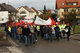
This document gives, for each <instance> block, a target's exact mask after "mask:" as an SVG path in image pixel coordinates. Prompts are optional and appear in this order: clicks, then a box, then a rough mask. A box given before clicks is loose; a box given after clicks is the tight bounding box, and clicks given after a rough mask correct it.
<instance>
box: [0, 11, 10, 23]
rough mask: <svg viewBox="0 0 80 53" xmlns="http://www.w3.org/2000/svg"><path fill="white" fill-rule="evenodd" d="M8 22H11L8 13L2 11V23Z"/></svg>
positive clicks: (0, 13) (0, 15) (0, 16)
mask: <svg viewBox="0 0 80 53" xmlns="http://www.w3.org/2000/svg"><path fill="white" fill-rule="evenodd" d="M2 19H3V20H2ZM7 21H9V17H8V11H0V23H6V22H7Z"/></svg>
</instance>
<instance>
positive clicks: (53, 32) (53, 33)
mask: <svg viewBox="0 0 80 53" xmlns="http://www.w3.org/2000/svg"><path fill="white" fill-rule="evenodd" d="M54 28H55V26H54V25H53V26H52V35H53V37H54V39H56V34H55V30H54Z"/></svg>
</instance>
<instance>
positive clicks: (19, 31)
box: [17, 27, 22, 42]
mask: <svg viewBox="0 0 80 53" xmlns="http://www.w3.org/2000/svg"><path fill="white" fill-rule="evenodd" d="M17 34H18V39H19V42H20V41H21V38H22V28H21V27H19V28H18V29H17Z"/></svg>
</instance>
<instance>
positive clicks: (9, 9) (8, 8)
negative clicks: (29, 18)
mask: <svg viewBox="0 0 80 53" xmlns="http://www.w3.org/2000/svg"><path fill="white" fill-rule="evenodd" d="M0 6H2V7H3V8H5V9H6V10H7V11H9V12H18V11H17V10H16V9H15V8H14V7H13V6H11V5H8V4H5V3H3V4H0Z"/></svg>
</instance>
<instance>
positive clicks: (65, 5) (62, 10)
mask: <svg viewBox="0 0 80 53" xmlns="http://www.w3.org/2000/svg"><path fill="white" fill-rule="evenodd" d="M56 9H57V10H58V16H59V17H60V18H64V15H67V14H68V13H69V12H71V11H76V13H80V0H56ZM76 18H80V16H76Z"/></svg>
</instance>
